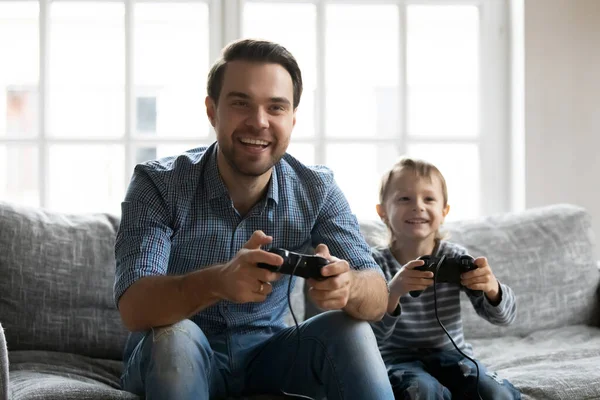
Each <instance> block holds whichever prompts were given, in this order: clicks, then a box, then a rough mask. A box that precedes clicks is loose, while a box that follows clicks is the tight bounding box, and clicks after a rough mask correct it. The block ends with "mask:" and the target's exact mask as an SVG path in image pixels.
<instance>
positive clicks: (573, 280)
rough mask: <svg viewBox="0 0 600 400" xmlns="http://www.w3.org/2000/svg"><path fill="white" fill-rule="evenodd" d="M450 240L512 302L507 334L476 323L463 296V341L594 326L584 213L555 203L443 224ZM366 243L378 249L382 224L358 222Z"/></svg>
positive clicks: (592, 264)
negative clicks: (504, 287) (506, 289)
mask: <svg viewBox="0 0 600 400" xmlns="http://www.w3.org/2000/svg"><path fill="white" fill-rule="evenodd" d="M445 229H446V230H447V231H448V232H449V234H450V237H449V239H448V240H450V241H454V242H456V243H459V244H462V245H463V246H465V247H466V248H467V249H468V250H469V253H470V254H471V255H472V256H473V257H479V256H485V257H487V259H488V262H489V264H490V266H491V267H492V270H493V272H494V274H495V275H496V277H497V278H498V279H499V280H500V281H501V282H503V283H506V284H508V285H509V286H510V287H511V288H512V290H513V291H514V292H515V295H516V298H517V318H516V320H515V321H514V323H513V324H511V325H510V326H508V327H498V326H494V325H491V324H489V323H487V322H486V321H485V320H483V319H481V318H480V317H479V316H477V314H476V313H475V311H474V310H473V307H472V305H471V303H470V302H469V300H468V299H467V297H466V296H462V299H461V303H462V304H461V310H462V317H463V323H464V330H465V336H466V337H467V339H469V338H491V337H497V336H499V335H528V334H530V333H532V332H535V331H538V330H541V329H551V328H557V327H561V326H567V325H574V324H595V323H597V321H596V319H597V316H598V306H597V305H598V299H597V297H596V290H597V287H598V281H599V279H600V273H599V271H598V268H597V264H596V259H595V239H594V235H593V231H592V224H591V216H590V214H589V213H588V212H587V211H586V210H585V209H583V208H581V207H578V206H574V205H568V204H557V205H552V206H547V207H541V208H532V209H529V210H525V211H521V212H514V213H506V214H501V215H495V216H490V217H482V218H478V219H473V220H470V221H460V222H452V223H447V224H446V225H445ZM361 230H362V232H363V235H365V237H366V238H367V241H368V242H369V243H370V244H372V245H373V244H375V243H380V242H381V240H382V237H383V235H384V233H385V227H384V226H383V224H381V223H378V222H377V223H374V222H366V221H363V222H362V223H361Z"/></svg>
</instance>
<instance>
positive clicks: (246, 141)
mask: <svg viewBox="0 0 600 400" xmlns="http://www.w3.org/2000/svg"><path fill="white" fill-rule="evenodd" d="M240 141H241V142H242V143H244V144H253V145H256V146H268V145H269V142H265V141H264V140H260V139H240Z"/></svg>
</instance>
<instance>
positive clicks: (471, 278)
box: [460, 257, 500, 304]
mask: <svg viewBox="0 0 600 400" xmlns="http://www.w3.org/2000/svg"><path fill="white" fill-rule="evenodd" d="M475 265H476V266H477V269H474V270H473V271H469V272H465V273H464V274H462V275H461V276H460V277H461V284H462V285H464V286H466V287H467V288H469V289H471V290H481V291H483V293H485V295H486V296H487V298H488V300H489V301H490V302H491V303H492V304H498V303H499V302H500V284H499V283H498V279H496V277H495V276H494V273H493V272H492V268H491V267H490V266H489V264H488V262H487V259H486V258H485V257H479V258H476V259H475Z"/></svg>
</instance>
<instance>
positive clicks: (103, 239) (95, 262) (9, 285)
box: [0, 202, 126, 359]
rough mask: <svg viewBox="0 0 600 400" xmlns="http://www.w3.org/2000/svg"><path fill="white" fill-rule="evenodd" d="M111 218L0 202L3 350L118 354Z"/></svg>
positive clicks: (121, 332) (120, 334)
mask: <svg viewBox="0 0 600 400" xmlns="http://www.w3.org/2000/svg"><path fill="white" fill-rule="evenodd" d="M117 224H118V221H117V220H116V218H114V217H112V216H110V215H105V214H85V215H69V214H62V213H55V212H50V211H46V210H42V209H38V208H26V207H20V206H15V205H11V204H8V203H4V202H0V276H2V279H0V322H1V323H2V325H3V327H4V329H5V333H6V341H7V343H8V349H9V351H11V350H52V351H59V352H70V353H76V354H81V355H87V356H92V357H100V358H112V359H119V358H121V355H122V349H123V345H124V342H125V338H126V332H125V329H124V327H123V324H122V323H121V320H120V317H119V314H118V311H117V310H116V308H115V306H114V303H113V300H112V287H113V282H114V271H115V261H114V238H115V235H116V229H117Z"/></svg>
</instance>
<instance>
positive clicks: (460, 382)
mask: <svg viewBox="0 0 600 400" xmlns="http://www.w3.org/2000/svg"><path fill="white" fill-rule="evenodd" d="M475 361H476V362H477V365H478V366H479V380H477V368H476V367H475V364H474V363H473V362H472V361H471V360H469V359H468V358H465V357H464V356H463V355H462V354H460V353H459V352H458V351H456V350H451V351H445V352H440V353H436V354H432V355H430V356H428V361H427V364H428V365H427V367H428V368H429V369H430V370H431V371H432V375H434V376H436V377H437V378H438V380H439V381H440V382H442V383H443V384H444V385H445V386H447V387H448V388H449V389H450V391H451V392H452V394H453V395H454V396H457V397H460V398H465V399H479V396H478V393H477V389H479V395H481V398H482V399H483V400H513V399H520V398H521V393H520V392H519V391H518V390H517V389H516V388H515V387H514V386H513V385H512V384H511V383H510V382H509V381H507V380H506V379H501V378H499V377H498V376H497V374H496V373H495V372H489V371H488V370H487V368H486V367H485V366H484V365H483V364H482V363H480V362H479V361H477V360H475ZM477 383H478V384H477Z"/></svg>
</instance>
